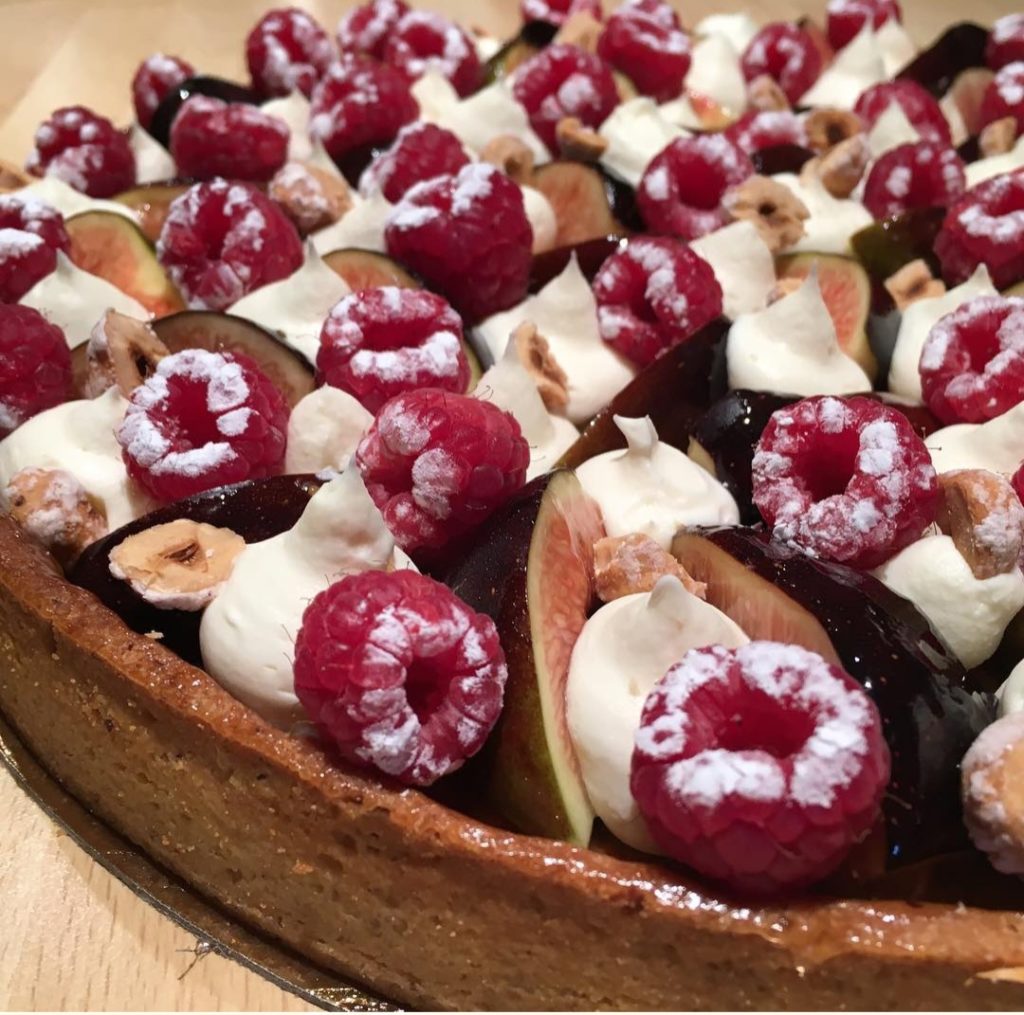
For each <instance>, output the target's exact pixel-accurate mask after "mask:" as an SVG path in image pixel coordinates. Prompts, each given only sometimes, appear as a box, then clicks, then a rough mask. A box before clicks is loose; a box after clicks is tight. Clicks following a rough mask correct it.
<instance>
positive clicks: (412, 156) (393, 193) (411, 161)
mask: <svg viewBox="0 0 1024 1015" xmlns="http://www.w3.org/2000/svg"><path fill="white" fill-rule="evenodd" d="M487 161H491V160H490V159H488V160H487ZM531 161H532V159H531ZM469 163H470V158H469V155H468V154H467V153H466V149H465V148H463V147H462V142H461V141H460V140H459V139H458V138H457V137H456V136H455V135H454V134H453V133H452V132H451V131H450V130H446V129H445V128H444V127H438V126H437V125H436V124H433V123H424V122H422V121H417V122H416V123H410V124H408V125H407V126H405V127H403V128H402V129H401V130H400V131H399V132H398V136H397V137H396V138H395V142H394V144H393V145H392V146H391V147H390V148H389V149H388V150H387V151H385V152H382V153H381V154H380V155H378V156H377V158H376V159H374V161H373V162H372V163H371V164H370V166H369V168H368V169H367V170H366V172H365V173H363V175H362V178H361V179H360V180H359V189H360V190H361V191H362V192H363V193H364V194H371V193H373V192H374V191H375V190H379V191H380V192H381V193H382V194H383V195H384V196H385V197H386V198H387V199H388V200H389V201H390V202H391V203H392V204H394V203H396V202H398V201H400V200H401V199H402V197H404V196H405V193H406V191H408V190H409V189H410V188H412V187H413V185H414V184H417V183H422V182H423V181H424V180H432V179H433V178H434V177H435V176H449V175H454V174H455V173H457V172H458V171H459V170H460V169H462V167H463V166H468V165H469ZM509 175H511V174H509Z"/></svg>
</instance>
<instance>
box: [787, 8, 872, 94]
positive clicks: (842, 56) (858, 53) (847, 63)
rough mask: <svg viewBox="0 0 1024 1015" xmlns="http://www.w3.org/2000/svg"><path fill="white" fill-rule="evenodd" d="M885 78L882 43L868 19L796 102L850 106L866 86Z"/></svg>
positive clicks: (868, 86)
mask: <svg viewBox="0 0 1024 1015" xmlns="http://www.w3.org/2000/svg"><path fill="white" fill-rule="evenodd" d="M887 77H888V74H887V73H886V69H885V57H884V55H883V52H882V46H881V45H880V44H879V40H878V36H877V34H876V33H875V32H874V31H872V27H871V20H870V18H869V19H868V20H867V21H865V22H864V27H863V28H862V29H861V30H860V31H859V32H858V33H857V35H856V36H854V38H853V39H852V40H851V41H850V42H849V43H848V44H847V45H846V46H844V47H843V48H842V49H841V50H839V52H838V53H837V54H836V57H835V59H834V60H833V61H832V63H830V64H829V65H828V66H827V67H826V68H825V70H824V71H823V72H822V75H821V77H820V78H818V80H817V81H816V82H815V83H814V84H813V85H811V87H810V88H809V89H808V90H807V91H806V92H805V93H804V94H803V96H802V97H801V99H800V102H799V103H798V105H801V106H837V107H838V108H839V109H853V107H854V105H856V102H857V99H858V98H859V97H860V94H861V92H863V91H864V89H865V88H870V87H871V86H872V85H877V84H880V83H881V82H882V81H885V80H886V78H887Z"/></svg>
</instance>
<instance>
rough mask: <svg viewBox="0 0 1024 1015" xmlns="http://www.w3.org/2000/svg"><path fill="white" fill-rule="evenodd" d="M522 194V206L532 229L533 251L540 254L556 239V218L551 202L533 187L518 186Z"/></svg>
mask: <svg viewBox="0 0 1024 1015" xmlns="http://www.w3.org/2000/svg"><path fill="white" fill-rule="evenodd" d="M519 189H520V190H521V191H522V194H523V208H524V209H525V211H526V217H527V219H528V220H529V222H530V228H531V229H532V230H533V252H534V253H535V254H541V253H543V252H544V251H545V250H551V248H552V247H554V246H555V243H556V241H557V239H558V218H557V217H556V216H555V209H554V208H552V207H551V202H550V201H549V200H548V199H547V198H546V197H545V196H544V195H543V194H542V193H541V192H540V191H539V190H537V189H535V188H534V187H523V186H520V188H519Z"/></svg>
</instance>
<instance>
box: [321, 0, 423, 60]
mask: <svg viewBox="0 0 1024 1015" xmlns="http://www.w3.org/2000/svg"><path fill="white" fill-rule="evenodd" d="M408 13H409V5H408V4H406V3H404V2H403V0H370V2H369V3H364V4H360V6H358V7H356V8H355V9H354V10H351V11H349V12H348V14H346V15H345V16H344V17H343V18H342V19H341V21H340V22H338V31H337V37H338V48H339V49H340V50H341V51H342V53H365V54H366V55H367V56H372V57H374V58H375V59H377V60H383V59H384V49H385V47H386V46H387V44H388V38H389V37H390V35H391V33H392V32H393V31H394V30H395V26H396V25H397V24H398V22H399V21H400V20H401V19H402V17H403V15H405V14H408Z"/></svg>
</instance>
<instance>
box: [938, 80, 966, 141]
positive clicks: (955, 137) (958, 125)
mask: <svg viewBox="0 0 1024 1015" xmlns="http://www.w3.org/2000/svg"><path fill="white" fill-rule="evenodd" d="M939 109H941V110H942V115H943V116H944V117H945V118H946V123H948V124H949V134H950V140H951V141H952V143H953V147H954V148H959V147H960V145H962V144H963V143H964V142H965V141H966V140H967V139H968V138H969V137H970V136H971V132H970V131H969V130H968V129H967V121H966V120H964V114H963V113H962V112H960V106H959V105H957V101H956V95H955V94H954V93H953V91H952V90H950V91H948V92H946V94H945V95H943V96H942V98H941V99H939Z"/></svg>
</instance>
